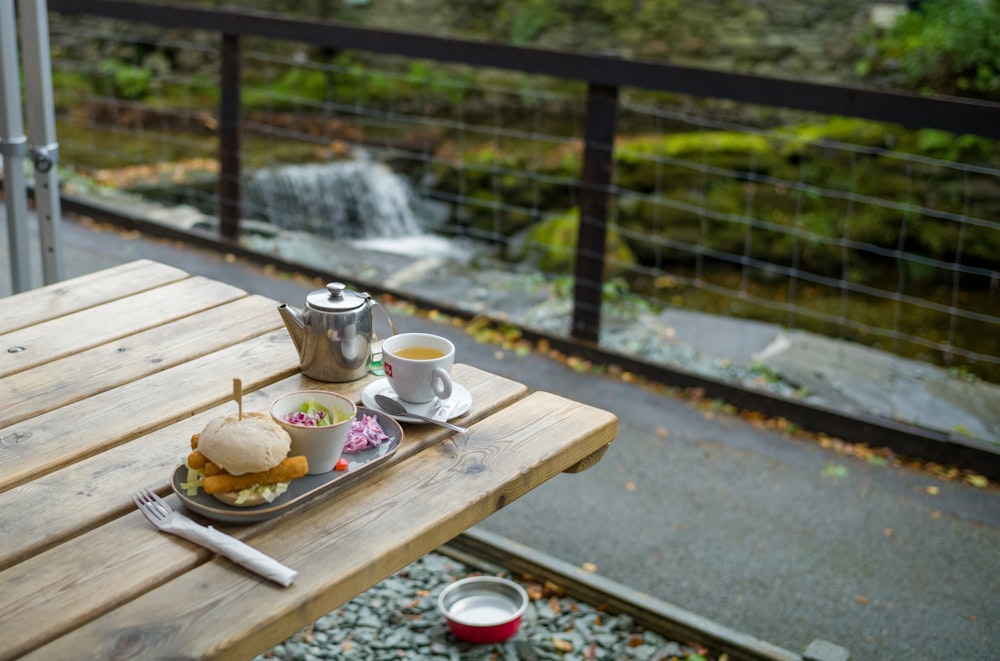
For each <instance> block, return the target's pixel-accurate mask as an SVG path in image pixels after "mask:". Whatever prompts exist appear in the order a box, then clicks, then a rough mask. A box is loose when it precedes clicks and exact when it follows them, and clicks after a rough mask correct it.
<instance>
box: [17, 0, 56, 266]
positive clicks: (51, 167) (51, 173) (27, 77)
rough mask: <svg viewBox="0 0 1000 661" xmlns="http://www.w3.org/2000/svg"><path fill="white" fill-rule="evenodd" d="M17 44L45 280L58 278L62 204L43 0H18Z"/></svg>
mask: <svg viewBox="0 0 1000 661" xmlns="http://www.w3.org/2000/svg"><path fill="white" fill-rule="evenodd" d="M18 9H19V10H20V12H21V44H22V48H23V51H24V53H23V56H24V89H25V92H26V102H27V105H26V108H27V117H28V136H29V138H30V139H31V149H30V150H29V155H30V157H31V162H32V164H33V165H34V176H35V209H36V211H37V215H38V235H39V240H40V241H41V249H42V277H43V279H44V281H45V284H47V285H48V284H52V283H53V282H59V281H60V280H62V279H63V277H64V270H65V269H64V268H63V262H62V252H63V251H62V208H61V203H60V199H59V172H58V170H57V169H56V165H57V164H58V163H59V143H58V142H56V116H55V105H54V102H53V100H52V63H51V60H50V55H49V17H48V11H47V10H46V3H45V2H44V0H35V1H34V2H22V3H20V4H19V5H18Z"/></svg>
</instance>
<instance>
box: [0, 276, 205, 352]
mask: <svg viewBox="0 0 1000 661" xmlns="http://www.w3.org/2000/svg"><path fill="white" fill-rule="evenodd" d="M187 277H188V274H187V273H185V272H184V271H182V270H180V269H177V268H174V267H173V266H167V265H166V264H160V263H158V262H153V261H150V260H148V259H140V260H136V261H134V262H129V263H128V264H123V265H121V266H116V267H113V268H109V269H105V270H103V271H97V272H95V273H89V274H87V275H81V276H79V277H77V278H70V279H69V280H63V281H62V282H56V283H53V284H51V285H47V286H45V287H39V288H37V289H32V290H30V291H26V292H23V293H20V294H15V295H14V296H8V297H6V298H4V300H3V317H0V334H4V333H9V332H11V331H13V330H16V329H18V328H24V327H25V326H30V325H32V324H37V323H39V322H42V321H47V320H49V319H55V318H57V317H61V316H63V315H67V314H71V313H73V312H79V311H80V310H86V309H87V308H90V307H93V306H95V305H100V304H102V303H107V302H108V301H113V300H115V299H117V298H122V297H124V296H131V295H133V294H137V293H139V292H140V291H145V290H147V289H152V288H154V287H161V286H163V285H165V284H168V283H171V282H176V281H178V280H183V279H184V278H187Z"/></svg>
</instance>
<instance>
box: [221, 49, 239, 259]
mask: <svg viewBox="0 0 1000 661" xmlns="http://www.w3.org/2000/svg"><path fill="white" fill-rule="evenodd" d="M241 51H242V37H241V36H240V35H238V34H223V35H222V98H221V100H220V108H219V185H218V192H219V234H220V235H221V237H222V238H223V239H227V240H233V241H235V240H237V239H238V238H239V236H240V216H241V215H242V200H241V192H240V176H241V174H240V88H241V81H240V69H241V64H242V62H241V58H242V52H241Z"/></svg>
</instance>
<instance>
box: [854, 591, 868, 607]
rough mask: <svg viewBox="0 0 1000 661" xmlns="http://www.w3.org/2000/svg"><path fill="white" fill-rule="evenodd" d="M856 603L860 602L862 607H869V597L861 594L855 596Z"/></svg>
mask: <svg viewBox="0 0 1000 661" xmlns="http://www.w3.org/2000/svg"><path fill="white" fill-rule="evenodd" d="M854 601H856V602H858V603H859V604H861V605H862V606H867V605H868V597H864V596H862V595H860V594H856V595H854Z"/></svg>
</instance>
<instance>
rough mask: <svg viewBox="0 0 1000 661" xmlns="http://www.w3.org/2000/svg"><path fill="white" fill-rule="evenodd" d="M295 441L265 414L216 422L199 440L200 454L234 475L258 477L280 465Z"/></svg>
mask: <svg viewBox="0 0 1000 661" xmlns="http://www.w3.org/2000/svg"><path fill="white" fill-rule="evenodd" d="M291 447H292V438H291V436H289V435H288V432H286V431H285V430H284V429H282V428H281V426H280V425H278V423H276V422H274V420H272V419H271V416H270V415H268V414H266V413H258V412H255V411H251V412H249V413H244V414H243V419H242V420H241V419H240V418H239V416H236V415H230V416H227V417H218V418H213V419H212V420H211V421H209V423H208V424H207V425H205V429H203V430H202V432H201V434H200V435H199V437H198V450H199V451H201V453H202V454H203V455H205V457H206V458H207V459H208V460H209V461H211V462H212V463H214V464H216V465H217V466H219V467H220V468H222V469H224V470H225V471H226V472H228V473H229V474H231V475H245V474H246V473H259V472H261V471H266V470H268V469H269V468H273V467H274V466H276V465H278V464H279V463H281V460H282V459H284V458H285V457H286V456H287V455H288V451H289V450H290V449H291Z"/></svg>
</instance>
